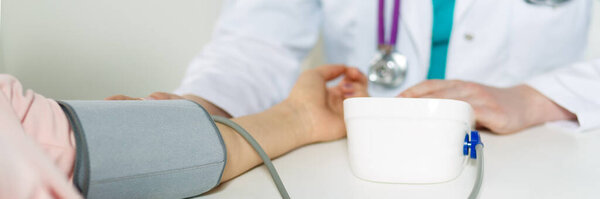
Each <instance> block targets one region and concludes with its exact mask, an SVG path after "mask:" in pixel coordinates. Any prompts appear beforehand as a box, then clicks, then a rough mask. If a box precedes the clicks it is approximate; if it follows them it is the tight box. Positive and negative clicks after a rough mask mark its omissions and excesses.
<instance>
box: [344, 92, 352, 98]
mask: <svg viewBox="0 0 600 199" xmlns="http://www.w3.org/2000/svg"><path fill="white" fill-rule="evenodd" d="M353 96H354V92H351V93H344V97H353Z"/></svg>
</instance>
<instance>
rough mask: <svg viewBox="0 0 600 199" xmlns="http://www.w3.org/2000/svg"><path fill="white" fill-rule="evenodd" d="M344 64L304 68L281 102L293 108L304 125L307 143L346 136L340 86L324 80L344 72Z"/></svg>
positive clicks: (331, 78)
mask: <svg viewBox="0 0 600 199" xmlns="http://www.w3.org/2000/svg"><path fill="white" fill-rule="evenodd" d="M346 69H347V67H345V66H343V65H326V66H321V67H317V68H314V69H310V70H306V71H304V72H303V73H302V74H301V75H300V77H299V78H298V80H297V81H296V84H295V85H294V87H293V88H292V91H291V92H290V95H289V96H288V98H287V99H285V100H284V101H283V102H282V104H287V105H289V106H290V107H293V109H294V110H295V111H294V112H295V113H297V114H298V119H299V120H300V121H301V122H302V123H303V126H304V127H305V128H306V129H304V132H306V134H305V135H307V136H308V138H307V140H308V143H312V142H322V141H331V140H336V139H340V138H342V137H344V136H346V127H345V125H344V116H343V100H344V97H343V94H342V91H341V90H340V89H339V87H330V88H328V87H327V85H326V83H327V82H328V81H330V80H333V79H335V78H337V77H339V76H341V75H343V74H344V72H345V71H346Z"/></svg>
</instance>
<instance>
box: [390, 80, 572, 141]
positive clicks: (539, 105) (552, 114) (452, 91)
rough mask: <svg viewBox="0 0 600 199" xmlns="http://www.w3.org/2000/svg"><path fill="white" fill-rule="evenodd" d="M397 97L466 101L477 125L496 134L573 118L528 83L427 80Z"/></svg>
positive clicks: (569, 113)
mask: <svg viewBox="0 0 600 199" xmlns="http://www.w3.org/2000/svg"><path fill="white" fill-rule="evenodd" d="M399 97H413V98H441V99H456V100H461V101H465V102H467V103H469V104H471V106H472V107H473V109H474V112H475V118H476V121H477V125H478V126H480V127H485V128H488V129H490V130H491V131H493V132H496V133H499V134H506V133H513V132H516V131H519V130H522V129H524V128H527V127H531V126H534V125H538V124H542V123H544V122H548V121H555V120H569V119H575V115H574V114H572V113H571V112H569V111H567V110H566V109H564V108H562V107H560V106H559V105H557V104H556V103H554V102H552V101H551V100H550V99H548V98H547V97H545V96H544V95H542V94H541V93H539V92H538V91H536V90H535V89H533V88H531V87H529V86H527V85H517V86H513V87H508V88H496V87H490V86H485V85H482V84H477V83H473V82H466V81H460V80H427V81H424V82H422V83H420V84H417V85H415V86H413V87H411V88H408V89H407V90H405V91H404V92H402V93H401V94H400V95H399Z"/></svg>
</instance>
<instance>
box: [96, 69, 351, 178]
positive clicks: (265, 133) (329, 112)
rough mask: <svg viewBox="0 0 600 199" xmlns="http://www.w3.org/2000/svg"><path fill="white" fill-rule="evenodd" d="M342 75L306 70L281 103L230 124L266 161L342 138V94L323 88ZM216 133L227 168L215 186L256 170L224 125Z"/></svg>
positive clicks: (254, 157)
mask: <svg viewBox="0 0 600 199" xmlns="http://www.w3.org/2000/svg"><path fill="white" fill-rule="evenodd" d="M346 70H347V67H345V66H342V65H330V66H323V67H318V68H315V69H311V70H307V71H305V72H304V73H303V74H302V75H300V77H299V79H298V81H297V83H296V84H295V86H294V87H293V89H292V91H291V93H290V95H289V96H288V98H287V99H285V100H284V101H282V102H281V103H279V104H277V105H275V106H273V107H271V108H270V109H267V110H266V111H264V112H261V113H258V114H254V115H248V116H244V117H239V118H233V119H232V120H233V121H234V122H236V123H238V124H239V125H240V126H242V127H243V128H244V129H246V130H247V131H248V132H249V133H250V134H251V135H252V136H253V137H254V138H255V139H256V140H257V141H258V143H259V144H260V145H261V146H262V147H263V149H264V150H265V152H266V153H267V154H268V155H269V157H270V158H276V157H279V156H281V155H283V154H285V153H287V152H289V151H291V150H294V149H296V148H299V147H301V146H304V145H307V144H311V143H316V142H325V141H331V140H336V139H340V138H343V137H344V136H346V129H345V126H344V121H343V106H342V105H343V103H342V102H343V100H344V96H343V95H342V93H343V92H342V91H341V89H340V87H332V88H327V87H326V82H327V81H329V80H332V79H335V78H336V77H339V76H341V75H343V74H344V73H345V72H346ZM151 97H152V98H154V99H182V98H186V97H185V96H184V97H179V96H176V95H173V94H168V93H154V94H152V95H151ZM107 99H111V100H142V98H132V97H128V96H125V95H117V96H112V97H109V98H107ZM186 99H187V98H186ZM191 99H192V100H197V99H198V98H191ZM210 105H212V104H209V106H210ZM203 106H204V105H203ZM212 106H214V105H212ZM205 108H208V107H205ZM209 110H212V111H217V112H216V113H223V112H219V111H222V109H219V108H217V107H212V108H209ZM217 127H218V128H219V131H220V132H221V135H222V137H223V140H224V142H225V146H226V149H227V164H226V165H225V171H224V172H223V177H222V178H221V182H225V181H227V180H230V179H232V178H234V177H236V176H238V175H240V174H242V173H244V172H246V171H248V170H249V169H251V168H253V167H255V166H257V165H260V164H262V160H261V159H260V157H259V156H258V154H257V153H256V152H255V151H254V149H253V148H252V147H251V146H250V144H248V143H247V142H246V140H245V139H243V138H242V137H241V136H240V135H239V134H238V133H236V132H235V131H234V130H233V129H231V128H229V127H227V126H225V125H221V124H217Z"/></svg>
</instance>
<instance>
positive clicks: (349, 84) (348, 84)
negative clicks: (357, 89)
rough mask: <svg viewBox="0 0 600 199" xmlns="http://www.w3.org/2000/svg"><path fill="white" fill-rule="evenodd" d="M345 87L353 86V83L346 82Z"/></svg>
mask: <svg viewBox="0 0 600 199" xmlns="http://www.w3.org/2000/svg"><path fill="white" fill-rule="evenodd" d="M344 88H352V83H345V84H344Z"/></svg>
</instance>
